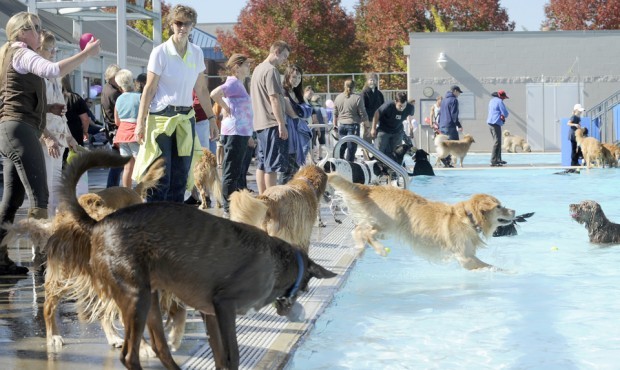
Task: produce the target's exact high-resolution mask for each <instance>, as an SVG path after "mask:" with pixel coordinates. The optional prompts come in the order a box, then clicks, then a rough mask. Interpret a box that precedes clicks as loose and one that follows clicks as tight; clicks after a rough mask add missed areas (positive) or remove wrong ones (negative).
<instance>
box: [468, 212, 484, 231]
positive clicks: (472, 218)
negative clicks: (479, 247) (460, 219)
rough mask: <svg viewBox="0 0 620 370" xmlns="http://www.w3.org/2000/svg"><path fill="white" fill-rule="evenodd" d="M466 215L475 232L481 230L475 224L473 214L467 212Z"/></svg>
mask: <svg viewBox="0 0 620 370" xmlns="http://www.w3.org/2000/svg"><path fill="white" fill-rule="evenodd" d="M467 217H469V221H470V222H471V224H472V225H473V226H474V229H476V232H482V228H481V227H480V226H479V225H478V224H476V221H474V215H472V214H471V212H467Z"/></svg>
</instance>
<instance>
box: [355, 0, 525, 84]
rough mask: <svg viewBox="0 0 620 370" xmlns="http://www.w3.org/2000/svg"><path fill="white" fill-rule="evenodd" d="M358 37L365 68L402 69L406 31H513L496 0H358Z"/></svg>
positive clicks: (513, 25)
mask: <svg viewBox="0 0 620 370" xmlns="http://www.w3.org/2000/svg"><path fill="white" fill-rule="evenodd" d="M356 16H357V18H356V26H357V33H358V38H359V39H360V40H361V41H362V42H363V43H364V44H366V46H367V47H366V53H365V55H364V61H365V67H366V68H367V69H372V70H376V71H388V72H389V71H404V70H406V60H405V57H404V55H403V52H402V50H403V46H404V45H407V44H409V32H430V31H512V30H514V27H515V24H514V22H509V20H508V13H507V12H506V9H504V8H502V7H500V5H499V0H360V3H359V5H358V6H357V7H356Z"/></svg>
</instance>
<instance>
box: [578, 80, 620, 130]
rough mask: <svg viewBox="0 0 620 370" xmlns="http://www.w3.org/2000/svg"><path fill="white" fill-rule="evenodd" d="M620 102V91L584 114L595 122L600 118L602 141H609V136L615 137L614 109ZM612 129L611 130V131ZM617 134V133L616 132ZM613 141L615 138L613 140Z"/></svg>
mask: <svg viewBox="0 0 620 370" xmlns="http://www.w3.org/2000/svg"><path fill="white" fill-rule="evenodd" d="M618 104H620V91H617V92H616V93H614V94H612V95H611V96H609V97H608V98H607V99H605V100H603V101H602V102H600V103H599V104H597V105H595V106H594V107H592V108H590V109H588V110H587V111H586V113H585V114H584V116H586V117H590V119H591V121H592V122H593V123H594V120H596V119H598V120H599V130H600V131H601V141H602V142H608V141H609V140H607V136H608V135H609V136H611V137H612V138H613V137H614V136H613V134H614V132H613V130H614V128H613V125H610V124H608V123H610V122H611V123H612V124H613V115H612V111H613V109H614V107H616V106H617V105H618ZM609 131H611V132H609ZM616 134H617V133H616ZM612 141H613V140H612Z"/></svg>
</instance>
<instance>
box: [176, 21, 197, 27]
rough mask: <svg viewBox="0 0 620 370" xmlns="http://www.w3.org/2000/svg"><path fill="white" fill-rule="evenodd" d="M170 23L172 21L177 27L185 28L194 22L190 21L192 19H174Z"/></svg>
mask: <svg viewBox="0 0 620 370" xmlns="http://www.w3.org/2000/svg"><path fill="white" fill-rule="evenodd" d="M172 23H174V25H175V26H177V27H179V28H181V27H183V26H185V27H186V28H189V27H191V26H192V25H193V24H194V22H192V21H188V22H181V21H174V22H172Z"/></svg>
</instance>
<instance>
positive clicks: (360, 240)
mask: <svg viewBox="0 0 620 370" xmlns="http://www.w3.org/2000/svg"><path fill="white" fill-rule="evenodd" d="M329 183H330V185H332V186H333V187H334V188H335V189H336V190H337V191H339V192H341V193H342V195H343V197H344V201H345V203H346V204H347V206H348V208H349V212H350V214H351V216H352V217H353V219H354V220H355V222H356V226H355V229H354V230H353V238H354V239H355V242H356V247H357V248H359V249H363V248H364V245H365V244H366V243H368V244H369V245H370V246H372V247H373V248H374V249H375V251H376V252H377V253H379V254H380V255H382V256H385V255H386V254H387V251H386V248H385V247H384V246H383V245H382V244H381V243H380V242H379V241H378V240H377V239H387V238H396V239H397V240H398V241H400V242H402V243H403V244H407V245H409V246H410V247H411V248H412V249H413V251H414V252H416V253H417V254H420V255H422V256H423V257H426V258H427V259H429V260H442V259H445V258H451V257H453V258H456V260H457V261H458V262H459V263H460V264H461V266H463V267H464V268H466V269H468V270H472V269H478V268H483V267H492V266H491V265H489V264H487V263H485V262H482V261H481V260H480V259H478V257H476V250H477V249H478V248H480V247H482V246H484V242H483V240H482V239H481V234H482V236H484V237H485V238H488V237H489V236H490V235H491V234H492V233H493V231H494V230H495V229H496V228H497V227H498V226H501V225H509V224H510V223H511V222H512V219H513V218H514V216H515V211H513V210H511V209H508V208H504V207H502V205H501V203H500V202H499V200H497V199H496V198H495V197H492V196H490V195H487V194H475V195H473V196H472V197H471V198H470V199H469V200H466V201H463V202H459V203H457V204H454V205H451V204H446V203H441V202H432V201H430V200H427V199H426V198H423V197H421V196H419V195H417V194H415V193H413V192H411V191H408V190H405V189H400V188H396V187H394V186H366V185H359V184H353V183H351V182H349V181H347V180H345V179H344V178H342V177H341V176H339V175H336V174H329Z"/></svg>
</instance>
